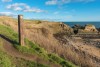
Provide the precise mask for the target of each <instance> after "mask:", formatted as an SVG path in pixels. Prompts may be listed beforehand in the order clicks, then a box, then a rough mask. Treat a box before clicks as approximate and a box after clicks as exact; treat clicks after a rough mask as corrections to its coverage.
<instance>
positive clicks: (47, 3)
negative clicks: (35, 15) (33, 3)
mask: <svg viewBox="0 0 100 67" xmlns="http://www.w3.org/2000/svg"><path fill="white" fill-rule="evenodd" d="M45 4H46V5H56V4H57V0H49V1H46V3H45Z"/></svg>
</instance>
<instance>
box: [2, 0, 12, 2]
mask: <svg viewBox="0 0 100 67" xmlns="http://www.w3.org/2000/svg"><path fill="white" fill-rule="evenodd" d="M1 1H2V2H11V1H12V0H1Z"/></svg>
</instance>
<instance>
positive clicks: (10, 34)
mask: <svg viewBox="0 0 100 67" xmlns="http://www.w3.org/2000/svg"><path fill="white" fill-rule="evenodd" d="M0 34H2V35H4V36H6V37H7V38H9V39H11V40H13V41H14V47H16V48H17V49H18V50H19V51H20V52H22V53H28V54H36V55H38V56H39V57H41V58H44V60H48V61H50V62H52V63H57V64H60V65H61V66H62V67H76V66H75V65H74V64H72V63H70V62H69V61H66V60H64V59H62V58H61V57H59V56H58V55H56V54H52V53H50V54H49V53H47V52H46V51H45V50H44V49H43V48H41V47H39V46H38V44H36V43H33V42H31V41H29V40H28V39H25V44H26V46H20V45H18V34H17V33H15V32H14V31H13V30H12V29H10V28H9V27H6V26H2V25H0ZM15 44H17V45H15ZM29 64H30V65H31V64H33V63H32V62H29ZM40 66H41V65H40ZM30 67H31V66H30Z"/></svg>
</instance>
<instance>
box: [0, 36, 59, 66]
mask: <svg viewBox="0 0 100 67" xmlns="http://www.w3.org/2000/svg"><path fill="white" fill-rule="evenodd" d="M0 38H1V37H0ZM2 40H3V48H4V52H6V53H7V54H8V55H10V56H13V57H18V58H23V59H25V60H29V61H35V62H38V63H41V64H46V65H47V64H48V65H50V67H56V66H57V67H59V66H58V65H57V64H52V63H50V62H48V61H46V60H43V59H41V58H39V57H38V56H36V55H30V54H23V53H21V52H19V51H18V50H16V49H15V48H14V47H13V45H12V44H11V43H10V42H8V41H6V40H4V39H3V38H2Z"/></svg>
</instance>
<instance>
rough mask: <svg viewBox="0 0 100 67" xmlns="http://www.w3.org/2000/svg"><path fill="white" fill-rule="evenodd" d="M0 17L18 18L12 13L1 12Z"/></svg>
mask: <svg viewBox="0 0 100 67" xmlns="http://www.w3.org/2000/svg"><path fill="white" fill-rule="evenodd" d="M0 16H16V14H14V13H12V12H0Z"/></svg>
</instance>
